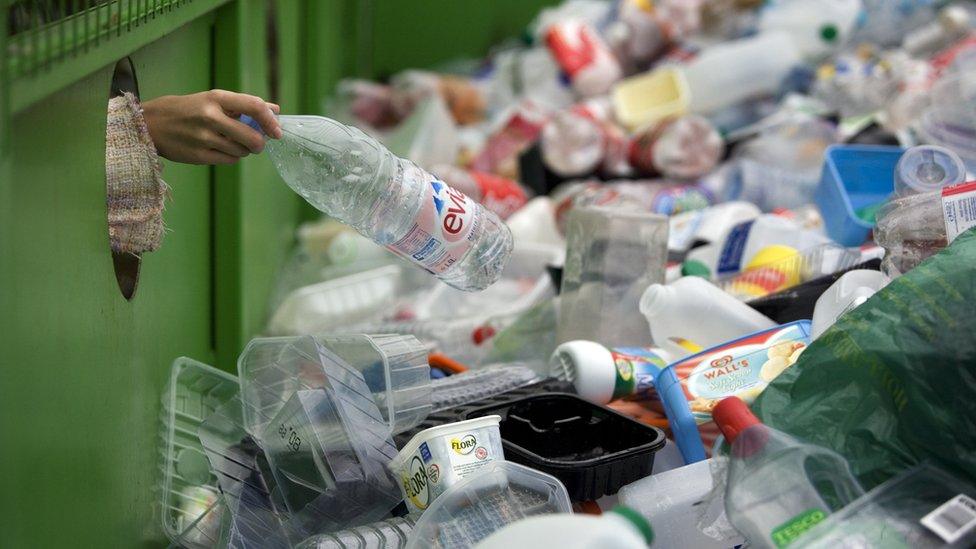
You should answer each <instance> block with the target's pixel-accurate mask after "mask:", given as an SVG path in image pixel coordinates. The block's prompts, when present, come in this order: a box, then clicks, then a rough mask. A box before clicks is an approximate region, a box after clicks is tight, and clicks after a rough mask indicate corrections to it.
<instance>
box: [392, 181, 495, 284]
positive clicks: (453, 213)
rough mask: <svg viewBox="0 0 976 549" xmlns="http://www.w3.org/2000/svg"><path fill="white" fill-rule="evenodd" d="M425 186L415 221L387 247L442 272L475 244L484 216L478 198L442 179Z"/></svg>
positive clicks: (431, 269) (426, 266) (425, 266)
mask: <svg viewBox="0 0 976 549" xmlns="http://www.w3.org/2000/svg"><path fill="white" fill-rule="evenodd" d="M423 189H424V190H423V192H424V195H423V200H422V202H421V205H420V211H419V212H417V217H416V218H415V219H414V221H413V224H412V225H411V227H410V229H409V230H408V231H407V234H406V235H405V236H404V237H403V238H401V239H400V240H398V241H396V242H394V243H393V244H390V245H389V246H388V248H389V249H390V250H393V251H394V252H396V253H398V254H400V255H403V256H406V257H409V258H410V259H413V260H414V261H415V262H416V263H417V264H419V265H420V266H422V267H424V268H425V269H427V270H428V271H430V272H432V273H434V274H441V273H443V272H444V271H446V270H448V269H450V268H451V267H452V266H453V265H454V264H455V263H457V262H458V261H459V260H460V259H461V258H462V257H464V254H465V253H466V252H467V251H468V250H469V249H470V248H471V246H473V245H474V242H473V239H474V238H475V236H476V235H477V234H478V231H477V230H476V228H477V226H478V224H480V223H482V222H483V221H482V218H483V216H482V215H481V210H480V206H478V204H477V203H476V202H475V201H473V200H471V199H470V198H468V197H467V196H465V195H464V193H462V192H461V191H458V190H456V189H452V188H451V187H448V186H447V184H446V183H444V182H443V181H437V180H434V181H430V182H429V183H427V184H425V185H424V187H423Z"/></svg>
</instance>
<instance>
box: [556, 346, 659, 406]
mask: <svg viewBox="0 0 976 549" xmlns="http://www.w3.org/2000/svg"><path fill="white" fill-rule="evenodd" d="M670 361H671V357H670V355H669V354H668V353H667V352H666V351H664V350H663V349H656V348H633V347H624V348H615V349H608V348H606V347H604V346H603V345H600V344H599V343H596V342H595V341H586V340H576V341H567V342H566V343H563V344H562V345H560V346H559V347H556V351H555V352H554V353H553V354H552V358H550V359H549V375H551V376H553V377H556V378H558V379H565V380H568V381H570V382H572V383H573V386H574V387H575V388H576V392H577V394H579V396H581V397H583V398H585V399H586V400H589V401H590V402H593V403H595V404H606V403H608V402H610V401H612V400H616V399H618V398H623V397H626V396H632V395H644V396H651V395H652V394H654V376H655V375H656V374H657V373H658V372H660V371H661V370H663V369H664V368H667V366H668V364H669V363H670Z"/></svg>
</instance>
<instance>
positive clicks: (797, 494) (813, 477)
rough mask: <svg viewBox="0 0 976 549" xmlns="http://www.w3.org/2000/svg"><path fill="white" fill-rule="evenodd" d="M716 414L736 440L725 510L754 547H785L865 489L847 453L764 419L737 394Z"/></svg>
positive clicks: (724, 430)
mask: <svg viewBox="0 0 976 549" xmlns="http://www.w3.org/2000/svg"><path fill="white" fill-rule="evenodd" d="M712 417H714V418H715V422H716V423H717V424H718V427H719V429H721V431H722V434H723V435H724V436H725V440H726V441H728V442H729V443H730V444H731V445H732V452H731V456H730V458H729V473H728V480H727V481H726V482H727V486H726V488H725V513H726V515H728V517H729V522H731V523H732V525H733V526H735V528H736V530H738V531H739V532H741V533H742V535H743V536H745V537H746V540H748V542H749V545H750V546H751V547H757V548H762V547H768V548H771V549H776V548H779V547H786V546H787V545H788V544H790V543H792V542H793V541H794V540H796V539H797V538H799V537H800V536H802V535H803V534H804V533H805V532H806V531H807V530H809V529H810V528H812V527H813V526H815V525H816V524H818V523H820V522H821V521H823V520H824V519H825V518H827V516H828V515H830V513H832V512H834V511H837V510H839V509H841V508H842V507H844V506H845V505H847V504H848V503H850V502H852V501H854V500H855V499H857V498H858V497H860V496H861V495H862V494H863V493H864V492H863V490H862V489H861V486H860V485H859V484H858V483H857V481H856V480H855V479H854V477H853V475H852V474H851V469H850V466H849V465H848V464H847V461H845V460H844V458H843V457H841V456H840V455H838V454H837V453H835V452H833V451H831V450H828V449H826V448H822V447H820V446H814V445H812V444H805V443H803V442H800V441H799V440H796V439H795V438H793V437H791V436H789V435H787V434H785V433H781V432H779V431H776V430H774V429H771V428H769V427H767V426H765V425H763V424H762V423H760V422H759V420H758V419H757V418H756V416H754V415H753V414H752V412H751V411H750V410H749V407H748V406H746V404H745V402H743V401H742V400H740V399H739V398H738V397H729V398H726V399H724V400H722V401H721V402H719V403H718V404H717V405H716V406H715V410H714V411H713V412H712Z"/></svg>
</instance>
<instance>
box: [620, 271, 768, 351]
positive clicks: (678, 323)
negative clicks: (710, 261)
mask: <svg viewBox="0 0 976 549" xmlns="http://www.w3.org/2000/svg"><path fill="white" fill-rule="evenodd" d="M639 307H640V312H641V313H642V314H643V315H644V316H645V317H646V318H647V323H648V324H649V325H650V327H651V338H652V339H653V340H654V344H655V345H657V346H659V347H664V348H665V349H667V350H668V351H671V352H674V353H675V354H676V355H678V356H676V357H675V358H680V357H683V356H686V355H687V354H688V351H687V350H686V349H684V348H681V347H678V346H675V345H674V344H673V342H674V341H675V340H681V339H685V340H689V341H691V342H693V343H695V344H696V345H698V346H700V347H704V348H706V349H707V348H709V347H713V346H715V345H719V344H721V343H725V342H727V341H732V340H733V339H737V338H739V337H742V336H744V335H747V334H751V333H752V332H758V331H759V330H765V329H768V328H772V327H774V326H776V323H775V322H773V321H772V320H770V319H769V318H768V317H766V316H765V315H763V314H762V313H760V312H759V311H756V310H755V309H753V308H752V307H750V306H748V305H746V304H745V303H743V302H741V301H739V300H738V299H736V298H734V297H732V296H731V295H730V294H728V293H726V292H725V291H723V290H721V289H720V288H718V287H717V286H715V285H714V284H712V283H711V282H709V281H707V280H705V279H704V278H700V277H697V276H685V277H682V278H679V279H678V280H676V281H674V282H672V283H671V284H667V285H665V284H651V285H650V286H649V287H648V288H647V290H645V291H644V295H642V296H641V298H640V305H639Z"/></svg>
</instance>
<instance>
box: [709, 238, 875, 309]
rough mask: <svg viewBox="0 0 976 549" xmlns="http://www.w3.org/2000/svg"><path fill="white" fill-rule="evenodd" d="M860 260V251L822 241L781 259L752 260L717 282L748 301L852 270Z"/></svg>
mask: <svg viewBox="0 0 976 549" xmlns="http://www.w3.org/2000/svg"><path fill="white" fill-rule="evenodd" d="M859 263H861V253H860V251H857V250H851V249H847V248H844V247H842V246H837V245H834V244H821V245H819V246H815V247H813V248H811V249H809V250H806V251H805V252H803V253H794V254H792V255H789V256H787V257H784V258H782V259H776V260H774V261H769V262H765V263H756V264H754V263H750V264H749V266H748V267H746V269H745V270H743V271H742V272H740V273H736V274H733V275H732V276H725V277H720V278H719V279H718V280H716V281H715V285H716V286H718V287H719V288H721V289H723V290H725V291H726V292H728V293H729V294H732V295H733V296H735V297H736V298H738V299H740V300H743V301H749V300H752V299H758V298H760V297H764V296H767V295H769V294H773V293H776V292H780V291H782V290H786V289H789V288H792V287H794V286H798V285H800V284H803V283H804V282H807V281H810V280H813V279H816V278H820V277H822V276H826V275H830V274H834V273H838V272H841V271H844V270H847V269H850V268H851V267H854V266H855V265H857V264H859Z"/></svg>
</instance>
